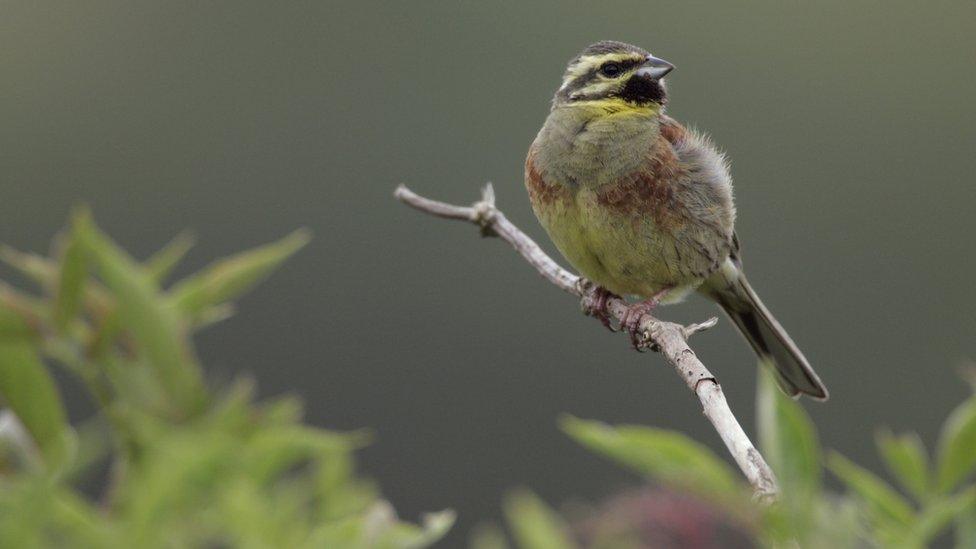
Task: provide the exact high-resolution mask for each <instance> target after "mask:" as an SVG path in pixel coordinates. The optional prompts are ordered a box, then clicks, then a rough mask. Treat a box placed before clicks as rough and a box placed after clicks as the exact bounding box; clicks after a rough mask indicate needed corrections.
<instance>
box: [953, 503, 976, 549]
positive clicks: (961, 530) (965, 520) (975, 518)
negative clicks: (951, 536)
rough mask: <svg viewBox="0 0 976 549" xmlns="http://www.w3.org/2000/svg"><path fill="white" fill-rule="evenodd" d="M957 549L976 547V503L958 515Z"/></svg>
mask: <svg viewBox="0 0 976 549" xmlns="http://www.w3.org/2000/svg"><path fill="white" fill-rule="evenodd" d="M956 547H957V548H959V549H969V548H971V547H976V502H974V501H970V502H969V505H968V506H966V507H965V508H963V509H961V510H960V511H959V514H958V515H956Z"/></svg>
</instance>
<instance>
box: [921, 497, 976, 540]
mask: <svg viewBox="0 0 976 549" xmlns="http://www.w3.org/2000/svg"><path fill="white" fill-rule="evenodd" d="M974 496H976V491H974V490H973V489H970V490H967V491H965V492H963V493H961V494H958V495H956V496H954V497H950V498H944V499H940V500H938V501H934V502H932V503H931V504H929V505H927V506H926V507H925V509H923V510H922V513H921V514H919V516H918V520H916V521H915V524H914V525H912V530H911V534H910V539H911V540H912V541H913V542H914V544H915V545H917V546H919V547H925V546H927V544H928V543H929V542H930V541H932V538H934V537H936V536H937V535H939V534H940V533H941V532H942V530H943V529H945V527H946V526H947V525H948V524H949V523H950V522H951V521H952V520H953V519H954V518H956V517H958V516H960V514H962V513H963V512H964V511H965V510H967V509H968V508H969V507H972V505H973V502H974V501H976V497H974Z"/></svg>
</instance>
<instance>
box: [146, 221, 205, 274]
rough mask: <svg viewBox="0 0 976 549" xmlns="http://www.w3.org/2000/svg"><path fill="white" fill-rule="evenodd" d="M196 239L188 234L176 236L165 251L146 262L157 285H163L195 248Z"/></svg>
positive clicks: (157, 253) (147, 268) (165, 247)
mask: <svg viewBox="0 0 976 549" xmlns="http://www.w3.org/2000/svg"><path fill="white" fill-rule="evenodd" d="M195 241H196V239H195V238H193V235H192V234H190V233H187V232H183V233H180V234H178V235H176V238H174V239H173V240H171V241H170V242H169V243H168V244H166V246H163V249H161V250H159V251H158V252H156V253H155V254H153V256H152V257H150V258H149V259H147V260H146V264H145V265H146V270H148V271H149V274H150V275H151V276H152V278H153V280H155V281H156V282H157V283H160V284H161V283H162V282H163V281H164V280H165V279H166V277H167V276H169V274H170V273H171V272H173V269H174V268H175V267H176V266H177V265H179V263H180V261H182V260H183V258H184V257H185V256H186V253H187V252H189V251H190V248H192V247H193V244H194V243H195Z"/></svg>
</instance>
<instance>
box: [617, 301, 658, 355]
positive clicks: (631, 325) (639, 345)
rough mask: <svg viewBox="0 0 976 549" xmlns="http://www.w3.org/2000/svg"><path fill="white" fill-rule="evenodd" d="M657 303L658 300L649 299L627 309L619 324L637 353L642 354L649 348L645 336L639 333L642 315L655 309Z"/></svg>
mask: <svg viewBox="0 0 976 549" xmlns="http://www.w3.org/2000/svg"><path fill="white" fill-rule="evenodd" d="M658 302H659V300H658V299H657V298H651V299H648V300H646V301H641V302H640V303H635V304H633V305H631V306H630V307H627V312H626V313H625V314H624V318H623V320H622V321H621V322H620V329H621V330H626V331H627V333H628V334H630V344H631V345H633V346H634V349H635V350H636V351H637V352H640V353H643V352H644V351H645V350H646V349H648V348H649V345H648V342H647V334H645V333H644V332H642V331H641V329H640V321H641V319H642V318H644V315H646V314H648V313H650V312H651V311H653V310H654V308H655V307H657V304H658Z"/></svg>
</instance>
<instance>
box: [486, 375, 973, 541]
mask: <svg viewBox="0 0 976 549" xmlns="http://www.w3.org/2000/svg"><path fill="white" fill-rule="evenodd" d="M758 401H759V402H758V403H759V406H758V409H759V441H760V446H761V450H762V453H763V455H764V456H765V457H766V458H767V459H768V461H769V464H770V466H771V467H772V468H773V470H774V471H775V472H776V475H777V477H778V480H779V483H780V488H781V494H780V496H779V498H778V499H777V500H776V501H775V502H774V503H772V504H770V505H766V504H763V503H761V502H757V501H755V500H754V499H753V498H752V496H751V493H750V487H749V486H748V485H747V484H746V483H745V482H744V481H743V480H741V479H740V476H739V475H738V474H737V473H736V471H734V470H732V469H731V467H729V466H728V465H727V464H726V463H725V462H724V461H723V460H721V459H720V458H718V457H717V456H716V455H715V454H714V453H712V452H711V451H710V450H709V449H707V448H706V447H704V446H702V445H701V444H699V443H697V442H695V441H693V440H691V439H689V438H687V437H686V436H684V435H682V434H679V433H674V432H670V431H665V430H661V429H655V428H651V427H642V426H635V425H623V426H616V427H614V426H610V425H606V424H604V423H600V422H597V421H588V420H581V419H577V418H574V417H566V418H563V420H562V421H561V426H562V429H563V430H564V431H565V432H566V433H567V434H568V435H569V436H570V437H572V438H573V439H574V440H576V441H577V442H579V443H580V444H581V445H583V446H584V447H586V448H588V449H590V450H591V451H594V452H596V453H598V454H601V455H603V456H606V457H608V458H610V459H611V460H613V461H615V462H617V463H619V464H620V465H623V466H624V467H626V468H628V469H630V470H632V471H633V472H635V473H637V474H638V475H640V476H642V477H643V478H644V479H646V480H647V481H649V482H652V483H656V484H659V485H664V486H668V487H670V489H673V490H677V491H679V492H684V493H689V494H694V497H696V498H702V501H703V502H707V503H702V504H701V505H713V506H715V507H716V508H719V509H721V510H722V511H721V513H720V515H719V518H720V521H721V523H722V524H719V526H727V525H729V524H731V525H737V526H736V527H737V528H740V529H743V530H745V531H749V532H751V535H752V537H753V539H754V540H755V541H756V542H757V543H760V544H761V545H763V546H768V547H804V548H811V547H812V548H825V549H826V548H848V547H905V548H914V547H926V546H927V545H928V544H930V543H932V541H933V540H934V539H935V538H936V537H938V536H940V535H942V534H943V533H944V532H945V531H946V530H947V529H949V528H950V527H952V528H953V529H954V537H955V545H956V547H958V548H960V549H969V548H972V547H976V485H974V484H972V483H971V482H969V481H970V480H971V477H972V476H973V472H974V470H976V395H974V396H971V397H970V398H969V399H968V400H966V401H965V402H963V403H962V404H961V405H960V406H959V407H958V408H956V410H955V411H953V412H952V414H951V415H950V416H949V418H948V419H947V420H946V422H945V425H944V426H943V429H942V434H941V437H940V439H939V444H938V448H937V451H936V459H935V460H934V464H930V463H929V458H928V454H927V450H926V449H925V447H924V446H923V445H922V443H921V441H920V439H919V437H918V436H917V435H915V434H905V435H900V436H896V435H893V434H891V433H890V432H889V431H887V430H880V431H879V432H878V434H877V446H878V451H879V453H880V454H881V457H882V458H883V460H884V463H885V465H886V467H887V469H888V472H889V473H890V475H891V476H892V477H893V478H894V480H895V481H897V483H898V487H897V488H896V487H893V486H891V485H890V484H888V483H887V482H886V481H884V480H882V478H881V477H879V476H878V475H876V474H874V473H872V472H870V471H868V470H867V469H865V468H863V467H861V466H858V465H856V464H854V463H853V462H851V461H850V460H848V459H846V458H844V457H843V456H841V455H840V454H838V453H836V452H830V453H828V454H827V456H826V458H825V457H824V455H823V453H822V451H821V448H820V444H819V442H818V439H817V433H816V429H815V427H814V425H813V423H812V422H811V421H810V419H809V417H807V415H806V412H804V410H803V408H802V407H801V406H800V405H799V404H798V403H797V402H795V401H793V400H791V399H789V398H787V397H786V396H784V395H783V394H782V393H781V392H780V391H779V390H777V389H776V387H775V382H774V381H772V379H771V378H770V377H769V376H768V375H767V374H763V375H762V376H761V379H760V383H759V391H758ZM825 463H826V466H827V468H828V469H829V470H830V471H831V472H832V473H833V474H834V475H835V476H836V477H837V478H838V479H839V480H840V481H841V482H842V483H843V485H844V486H845V487H846V489H847V490H846V492H845V493H835V492H832V491H830V490H827V489H825V487H824V486H823V476H824V464H825ZM506 510H507V512H506V519H507V522H508V525H509V527H510V529H511V531H512V533H513V538H514V540H515V542H516V544H515V545H516V546H517V547H520V548H522V549H548V548H557V547H558V548H567V547H569V548H571V547H582V546H583V544H582V543H581V542H580V541H578V536H574V535H573V534H574V529H573V528H570V527H568V526H567V523H568V522H569V521H567V520H566V519H564V518H562V517H561V516H560V515H559V514H557V513H556V512H555V511H553V510H552V509H550V508H548V507H547V506H546V504H545V503H544V502H542V500H540V499H539V498H538V497H536V496H534V495H532V494H531V493H528V492H526V491H521V492H518V493H517V494H515V495H513V496H512V498H511V499H509V500H508V501H507V502H506ZM616 515H617V516H618V517H619V516H620V515H621V512H620V509H619V507H618V508H617V509H616ZM702 516H710V517H711V518H709V519H708V520H710V521H712V522H713V523H714V521H715V520H716V519H715V516H716V515H715V514H714V513H712V514H711V515H707V514H703V515H702ZM590 520H591V521H592V520H596V521H597V522H600V521H601V520H605V519H601V518H599V517H597V518H593V517H590ZM649 520H651V517H647V516H642V517H640V518H639V519H634V520H633V521H632V523H631V524H629V525H624V526H627V527H629V528H631V530H630V532H629V534H627V535H622V534H621V532H622V531H624V532H625V533H626V530H623V529H622V527H621V525H620V524H619V521H617V522H618V524H612V525H611V526H612V528H605V529H603V530H604V533H605V534H606V535H605V536H604V537H603V538H601V537H600V534H601V531H600V530H599V529H598V535H597V537H596V538H595V539H590V540H589V541H588V542H587V543H586V545H585V546H587V547H614V548H626V547H643V546H644V545H643V543H644V541H645V540H642V539H641V534H640V528H641V527H642V526H646V523H647V522H648V521H649ZM715 527H716V525H715V524H702V525H701V528H702V529H707V528H715ZM611 536H612V537H611ZM472 547H474V548H475V549H503V548H506V547H508V544H507V541H506V539H505V537H504V534H503V533H502V532H501V531H500V530H499V529H497V528H496V527H484V528H483V529H482V530H480V531H479V532H478V533H477V535H476V536H474V537H473V538H472Z"/></svg>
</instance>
